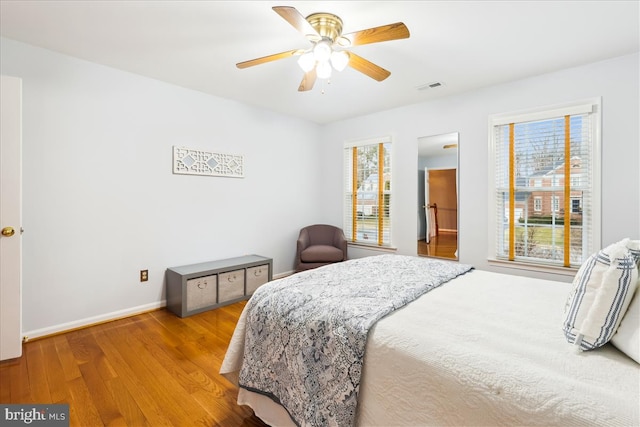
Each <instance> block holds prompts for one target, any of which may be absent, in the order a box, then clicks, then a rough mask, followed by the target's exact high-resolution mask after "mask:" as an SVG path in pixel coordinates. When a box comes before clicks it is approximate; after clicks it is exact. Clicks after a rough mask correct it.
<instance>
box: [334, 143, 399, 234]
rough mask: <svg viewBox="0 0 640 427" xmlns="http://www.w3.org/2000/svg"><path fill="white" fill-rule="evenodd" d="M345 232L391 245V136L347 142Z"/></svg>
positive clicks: (345, 160) (345, 150)
mask: <svg viewBox="0 0 640 427" xmlns="http://www.w3.org/2000/svg"><path fill="white" fill-rule="evenodd" d="M344 172H345V176H344V224H343V228H344V232H345V236H346V238H347V240H349V241H351V242H355V243H363V244H369V245H375V246H390V245H391V218H390V203H391V140H390V139H389V138H382V139H378V140H374V141H371V140H369V141H362V142H358V143H352V144H347V145H345V149H344Z"/></svg>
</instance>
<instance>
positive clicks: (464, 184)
mask: <svg viewBox="0 0 640 427" xmlns="http://www.w3.org/2000/svg"><path fill="white" fill-rule="evenodd" d="M0 43H1V45H0V55H1V57H0V65H1V70H0V71H1V72H2V74H7V75H13V76H17V77H21V78H22V79H23V91H24V92H23V105H24V112H23V181H24V183H23V192H24V193H23V202H24V207H23V208H24V211H23V220H24V223H23V226H24V228H25V233H24V236H23V251H24V252H23V332H24V333H25V334H27V335H29V336H37V335H42V334H46V333H50V332H55V331H58V330H62V329H67V328H70V327H74V326H80V325H82V324H86V323H90V322H92V321H98V320H101V319H106V318H110V317H113V316H115V315H119V314H127V313H130V312H136V311H138V310H140V309H144V308H155V307H158V306H160V305H161V303H162V300H163V299H164V271H165V269H166V268H167V267H171V266H177V265H182V264H187V263H194V262H201V261H206V260H211V259H219V258H227V257H233V256H238V255H244V254H249V253H256V254H261V255H265V256H270V257H272V258H273V259H274V273H276V274H278V273H284V272H288V271H290V270H291V269H292V267H293V257H294V252H295V238H296V237H297V233H298V231H299V229H300V228H301V227H302V226H304V225H307V224H310V223H313V222H325V223H333V224H338V225H339V224H341V223H342V176H343V174H342V143H343V141H345V140H351V139H365V138H369V137H374V136H382V135H390V136H392V137H393V140H394V164H393V174H394V175H393V178H394V195H393V201H392V209H393V215H394V216H393V233H394V234H393V242H394V243H395V245H396V246H397V248H398V251H397V252H398V253H402V254H415V253H416V227H417V217H416V215H417V197H416V195H417V177H416V172H417V170H416V166H417V141H418V138H419V137H423V136H428V135H438V134H443V133H449V132H459V133H460V198H461V200H460V206H459V208H460V223H459V233H460V252H459V253H460V261H461V262H464V263H470V264H473V265H474V266H475V267H476V268H480V269H489V270H491V269H493V270H496V268H492V267H490V266H489V265H488V263H487V261H486V257H487V253H486V250H485V247H486V246H487V239H488V236H487V234H486V229H487V227H486V224H487V214H488V208H489V207H488V200H487V195H488V188H487V178H486V177H487V160H488V152H487V149H488V141H487V136H488V129H487V128H488V116H489V115H490V114H493V113H500V112H506V111H513V110H520V109H526V108H531V107H538V106H544V105H550V104H556V103H560V102H565V101H571V100H575V99H583V98H590V97H594V96H602V99H603V142H602V145H603V166H602V172H603V205H604V206H603V224H602V238H603V239H602V243H603V245H604V244H608V243H611V242H614V241H616V240H619V239H621V238H623V237H632V238H636V239H637V238H640V223H639V222H638V218H639V217H640V175H639V174H640V172H639V168H638V163H637V161H638V159H640V148H639V145H640V144H639V143H638V141H639V140H640V135H639V131H638V117H639V116H640V108H639V100H638V93H639V89H640V88H639V82H638V75H639V69H638V68H639V67H638V63H639V56H638V55H631V56H627V57H622V58H618V59H614V60H610V61H606V62H601V63H596V64H591V65H588V66H583V67H578V68H574V69H569V70H564V71H561V72H557V73H553V74H548V75H544V76H539V77H535V78H531V79H527V80H522V81H518V82H513V83H509V84H504V85H500V86H495V87H490V88H485V89H482V90H478V91H475V92H471V93H467V94H464V95H459V96H452V97H448V98H443V99H439V100H435V101H431V102H424V103H422V104H417V105H412V106H407V107H403V108H398V109H394V110H390V111H386V112H381V113H378V114H372V115H368V116H364V117H360V118H355V119H352V120H347V121H343V122H337V123H333V124H330V125H326V126H323V127H320V126H317V125H315V124H312V123H309V122H305V121H302V120H299V119H294V118H290V117H287V116H283V115H279V114H276V113H272V112H268V111H265V110H262V109H256V108H252V107H249V106H246V105H243V104H240V103H237V102H233V101H228V100H224V99H220V98H215V97H211V96H209V95H205V94H202V93H199V92H195V91H191V90H187V89H182V88H179V87H176V86H172V85H169V84H166V83H162V82H159V81H155V80H151V79H148V78H143V77H140V76H137V75H135V74H130V73H126V72H121V71H118V70H114V69H111V68H108V67H104V66H100V65H97V64H93V63H90V62H86V61H81V60H77V59H74V58H71V57H68V56H65V55H60V54H57V53H53V52H50V51H47V50H44V49H39V48H35V47H32V46H29V45H25V44H22V43H17V42H14V41H11V40H7V39H0ZM212 78H215V76H212ZM173 145H185V146H189V147H194V148H202V149H206V150H211V151H220V152H227V153H233V154H243V155H244V156H245V167H246V177H245V178H244V179H235V178H217V177H196V176H184V175H173V174H172V173H171V149H172V146H173ZM291 159H295V161H292V160H291ZM318 159H321V160H322V161H318ZM311 190H313V191H311ZM369 253H370V252H368V251H362V250H357V249H350V256H351V257H358V256H362V255H366V254H369ZM141 269H148V270H149V273H150V280H149V282H147V283H144V284H141V283H140V282H139V281H138V275H139V270H141ZM502 271H505V270H502ZM508 272H510V271H508ZM554 278H555V277H554Z"/></svg>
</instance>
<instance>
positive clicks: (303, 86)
mask: <svg viewBox="0 0 640 427" xmlns="http://www.w3.org/2000/svg"><path fill="white" fill-rule="evenodd" d="M316 77H317V75H316V69H315V68H314V69H312V70H311V71H309V72H308V73H305V75H304V77H303V78H302V81H301V82H300V86H299V87H298V91H299V92H306V91H308V90H311V89H313V85H314V83H315V82H316Z"/></svg>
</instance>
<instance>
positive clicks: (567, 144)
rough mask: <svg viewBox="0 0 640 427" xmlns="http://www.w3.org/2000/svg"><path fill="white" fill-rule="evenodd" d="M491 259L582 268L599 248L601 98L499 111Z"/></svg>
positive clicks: (494, 120)
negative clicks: (540, 108)
mask: <svg viewBox="0 0 640 427" xmlns="http://www.w3.org/2000/svg"><path fill="white" fill-rule="evenodd" d="M490 128H491V151H492V152H491V156H492V158H493V164H492V165H491V167H492V172H491V180H492V182H491V185H490V191H491V199H492V200H494V201H495V209H494V208H492V209H491V212H490V215H491V218H492V220H491V224H490V233H491V236H490V242H491V248H490V250H491V254H490V258H491V259H495V260H503V261H518V262H521V263H528V264H533V265H538V266H560V267H578V266H580V265H581V264H582V262H583V261H584V260H585V259H586V258H587V257H588V256H589V255H590V254H591V253H592V252H594V250H595V249H596V248H599V247H600V228H599V223H600V189H599V184H598V183H599V171H600V167H599V163H598V162H599V147H600V142H599V138H600V135H599V129H600V101H599V100H592V101H591V102H588V103H575V104H569V105H564V106H559V107H553V108H550V109H545V110H536V111H532V112H525V113H515V114H501V115H495V116H492V117H491V119H490Z"/></svg>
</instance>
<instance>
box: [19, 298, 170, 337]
mask: <svg viewBox="0 0 640 427" xmlns="http://www.w3.org/2000/svg"><path fill="white" fill-rule="evenodd" d="M166 305H167V301H166V300H162V301H159V302H153V303H150V304H145V305H139V306H137V307H131V308H127V309H124V310H118V311H113V312H111V313H105V314H101V315H99V316H93V317H87V318H85V319H80V320H75V321H73V322H67V323H61V324H59V325H54V326H49V327H47V328H42V329H35V330H33V331H25V332H23V333H22V340H23V341H28V340H31V339H34V338H41V337H44V336H47V335H54V334H59V333H62V332H68V331H72V330H74V329H79V328H83V327H86V326H91V325H96V324H99V323H104V322H109V321H112V320H117V319H122V318H124V317H129V316H135V315H136V314H140V313H145V312H147V311H151V310H156V309H159V308H162V307H165V306H166Z"/></svg>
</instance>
